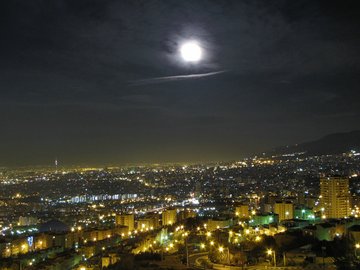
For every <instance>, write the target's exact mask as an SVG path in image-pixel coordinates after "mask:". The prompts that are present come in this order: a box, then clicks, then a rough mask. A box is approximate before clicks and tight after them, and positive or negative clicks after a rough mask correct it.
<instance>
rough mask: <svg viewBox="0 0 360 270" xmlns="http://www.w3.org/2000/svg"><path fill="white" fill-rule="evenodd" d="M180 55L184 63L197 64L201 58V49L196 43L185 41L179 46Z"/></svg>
mask: <svg viewBox="0 0 360 270" xmlns="http://www.w3.org/2000/svg"><path fill="white" fill-rule="evenodd" d="M180 54H181V57H182V59H183V60H184V61H186V62H198V61H200V60H201V58H202V49H201V47H200V46H199V44H198V43H197V42H196V41H187V42H185V43H183V44H182V45H181V46H180Z"/></svg>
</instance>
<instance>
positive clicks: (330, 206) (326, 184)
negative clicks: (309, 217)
mask: <svg viewBox="0 0 360 270" xmlns="http://www.w3.org/2000/svg"><path fill="white" fill-rule="evenodd" d="M349 193H350V191H349V179H348V178H347V177H323V178H320V207H321V211H322V217H323V218H344V217H347V216H349V214H350V196H349Z"/></svg>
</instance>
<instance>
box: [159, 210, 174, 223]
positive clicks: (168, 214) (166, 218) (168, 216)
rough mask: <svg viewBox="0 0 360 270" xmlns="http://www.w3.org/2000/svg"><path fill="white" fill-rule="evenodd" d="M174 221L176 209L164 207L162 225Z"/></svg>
mask: <svg viewBox="0 0 360 270" xmlns="http://www.w3.org/2000/svg"><path fill="white" fill-rule="evenodd" d="M175 223H176V209H174V208H171V209H166V210H165V211H164V212H162V225H163V226H165V225H172V224H175Z"/></svg>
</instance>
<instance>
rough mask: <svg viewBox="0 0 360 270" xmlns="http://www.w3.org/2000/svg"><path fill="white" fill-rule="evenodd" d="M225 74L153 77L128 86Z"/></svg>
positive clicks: (218, 72)
mask: <svg viewBox="0 0 360 270" xmlns="http://www.w3.org/2000/svg"><path fill="white" fill-rule="evenodd" d="M224 72H227V70H219V71H213V72H208V73H196V74H188V75H175V76H166V77H155V78H148V79H142V80H136V81H131V82H130V85H132V86H138V85H147V84H157V83H166V82H172V81H181V80H189V79H200V78H204V77H210V76H214V75H217V74H221V73H224Z"/></svg>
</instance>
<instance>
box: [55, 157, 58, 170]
mask: <svg viewBox="0 0 360 270" xmlns="http://www.w3.org/2000/svg"><path fill="white" fill-rule="evenodd" d="M55 171H56V172H57V171H58V160H57V158H55Z"/></svg>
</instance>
